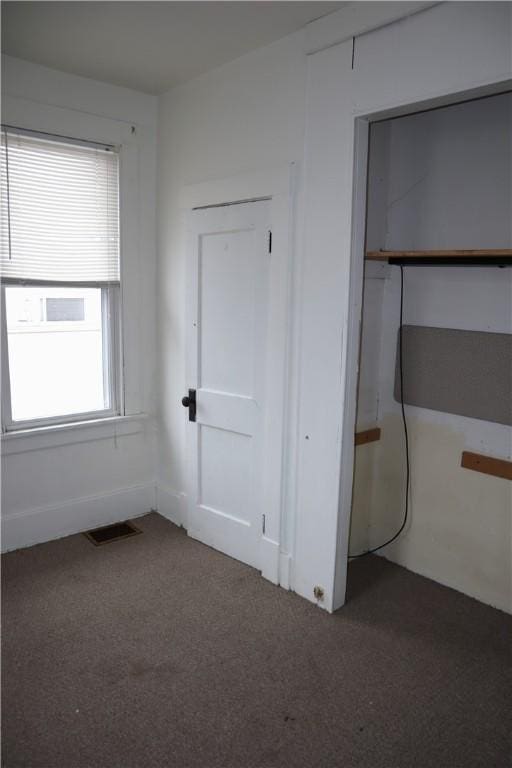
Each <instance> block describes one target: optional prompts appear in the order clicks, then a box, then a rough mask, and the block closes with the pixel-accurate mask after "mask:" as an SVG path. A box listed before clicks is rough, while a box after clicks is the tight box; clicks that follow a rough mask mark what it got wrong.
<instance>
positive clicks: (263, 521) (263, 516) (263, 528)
mask: <svg viewBox="0 0 512 768" xmlns="http://www.w3.org/2000/svg"><path fill="white" fill-rule="evenodd" d="M261 530H262V531H263V533H265V515H262V516H261Z"/></svg>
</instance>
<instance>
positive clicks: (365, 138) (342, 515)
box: [336, 81, 512, 607]
mask: <svg viewBox="0 0 512 768" xmlns="http://www.w3.org/2000/svg"><path fill="white" fill-rule="evenodd" d="M511 86H512V82H511V81H498V82H495V83H489V84H486V85H484V86H481V87H479V88H474V89H470V90H465V91H460V92H452V93H443V94H442V95H440V96H438V97H433V98H431V99H429V100H427V101H421V102H412V103H410V104H404V103H397V104H396V106H393V105H388V106H387V107H386V109H385V110H379V111H377V112H367V111H365V112H364V113H361V114H357V113H356V114H355V115H354V118H353V119H354V185H353V198H352V246H351V252H350V290H349V304H348V318H347V357H346V360H347V367H346V378H345V397H344V402H343V417H342V418H343V437H342V445H341V469H340V498H339V526H338V539H337V553H336V555H337V556H336V562H337V569H336V570H337V573H336V576H337V579H338V582H339V586H338V592H337V598H338V601H339V605H342V604H343V602H344V593H345V581H346V577H345V573H344V572H345V571H346V564H347V560H348V547H349V533H350V518H351V512H352V495H353V494H352V491H353V481H352V480H353V474H354V439H353V435H354V431H355V424H356V408H357V384H358V373H359V341H360V326H361V322H362V298H363V281H364V256H365V253H364V248H365V233H366V211H367V195H366V191H367V180H368V150H369V138H370V124H371V123H372V122H376V121H378V120H388V119H392V118H395V117H401V116H404V115H412V114H415V113H419V112H424V111H426V110H430V109H436V108H439V107H446V106H450V105H452V104H457V103H461V102H464V101H470V100H472V99H478V98H482V97H485V96H492V95H495V94H497V93H501V92H502V91H503V90H508V89H509V88H510V87H511ZM336 607H338V606H336Z"/></svg>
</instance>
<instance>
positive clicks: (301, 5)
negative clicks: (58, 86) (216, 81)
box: [2, 0, 347, 93]
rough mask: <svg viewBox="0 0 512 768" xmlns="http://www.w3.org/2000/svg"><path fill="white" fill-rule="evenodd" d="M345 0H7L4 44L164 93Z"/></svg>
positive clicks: (24, 54) (41, 60)
mask: <svg viewBox="0 0 512 768" xmlns="http://www.w3.org/2000/svg"><path fill="white" fill-rule="evenodd" d="M344 5H347V3H346V2H293V1H291V2H274V1H273V0H257V1H256V2H252V1H251V0H248V1H245V2H216V1H215V0H210V1H209V2H195V1H194V2H167V1H166V0H162V1H161V2H149V1H148V2H143V1H133V2H122V1H119V2H66V1H64V2H19V1H18V2H2V51H3V53H7V54H10V55H11V56H17V57H18V58H21V59H26V60H27V61H33V62H36V63H38V64H43V65H45V66H47V67H53V68H54V69H60V70H62V71H64V72H71V73H73V74H76V75H82V76H83V77H90V78H93V79H95V80H103V81H105V82H108V83H114V84H116V85H124V86H126V87H128V88H135V89H137V90H140V91H145V92H147V93H162V92H164V91H166V90H168V89H169V88H172V87H173V86H174V85H177V84H178V83H183V82H185V81H187V80H190V79H191V78H193V77H196V76H197V75H199V74H201V73H202V72H207V71H208V70H210V69H213V68H214V67H217V66H219V65H221V64H224V63H225V62H227V61H231V60H232V59H236V58H237V57H238V56H241V55H242V54H244V53H247V52H248V51H251V50H254V49H255V48H259V47H260V46H262V45H266V44H268V43H270V42H272V41H273V40H278V39H279V38H280V37H284V36H285V35H287V34H289V33H291V32H294V31H295V30H298V29H300V28H301V27H303V26H304V25H305V24H307V23H308V22H309V21H312V20H313V19H317V18H319V17H320V16H324V15H326V14H327V13H331V12H332V11H335V10H338V8H341V7H342V6H344Z"/></svg>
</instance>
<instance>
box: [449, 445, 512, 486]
mask: <svg viewBox="0 0 512 768" xmlns="http://www.w3.org/2000/svg"><path fill="white" fill-rule="evenodd" d="M460 465H461V467H464V469H472V470H473V471H474V472H482V473H483V474H484V475H493V477H502V478H504V479H505V480H512V461H507V460H506V459H495V458H493V457H492V456H485V455H484V454H482V453H471V452H470V451H463V453H462V459H461V462H460Z"/></svg>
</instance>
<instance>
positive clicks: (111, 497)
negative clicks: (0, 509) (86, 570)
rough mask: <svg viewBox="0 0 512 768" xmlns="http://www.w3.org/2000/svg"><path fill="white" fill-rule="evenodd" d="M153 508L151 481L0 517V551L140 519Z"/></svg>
mask: <svg viewBox="0 0 512 768" xmlns="http://www.w3.org/2000/svg"><path fill="white" fill-rule="evenodd" d="M155 507H156V498H155V484H154V483H153V482H150V483H144V484H141V485H134V486H131V487H128V488H121V489H120V490H117V491H112V492H110V493H104V494H99V495H97V496H87V497H82V498H79V499H73V500H71V501H67V502H65V503H64V504H59V505H58V506H48V507H39V508H38V509H31V510H28V511H24V512H19V513H15V514H12V515H7V516H5V517H3V518H2V552H9V551H11V550H13V549H21V548H23V547H30V546H32V545H33V544H41V543H42V542H44V541H51V540H52V539H60V538H62V537H63V536H70V535H71V534H73V533H80V532H81V531H86V530H88V529H90V528H98V527H100V526H102V525H109V524H111V523H118V522H120V521H122V520H128V519H130V518H133V517H140V516H141V515H145V514H147V513H148V512H150V511H151V510H152V509H155Z"/></svg>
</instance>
